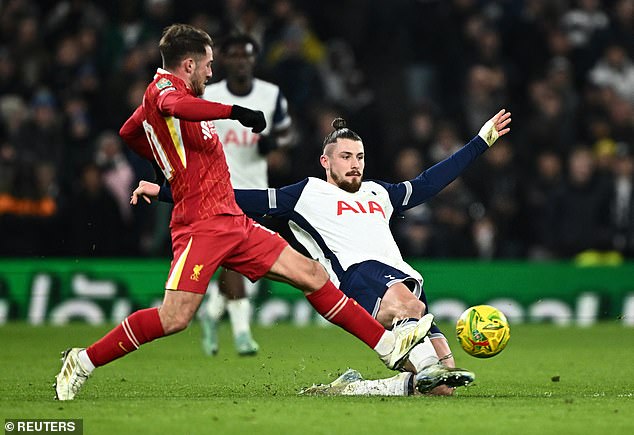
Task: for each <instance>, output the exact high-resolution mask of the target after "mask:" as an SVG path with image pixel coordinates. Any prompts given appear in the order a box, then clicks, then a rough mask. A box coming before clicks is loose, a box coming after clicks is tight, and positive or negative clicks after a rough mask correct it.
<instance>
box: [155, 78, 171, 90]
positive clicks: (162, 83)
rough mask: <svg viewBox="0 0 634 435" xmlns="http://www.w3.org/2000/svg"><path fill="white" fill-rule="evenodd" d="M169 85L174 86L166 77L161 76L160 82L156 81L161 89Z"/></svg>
mask: <svg viewBox="0 0 634 435" xmlns="http://www.w3.org/2000/svg"><path fill="white" fill-rule="evenodd" d="M169 86H173V85H172V82H170V81H169V80H168V79H166V78H165V77H163V78H161V79H160V80H159V81H158V82H156V87H157V88H159V89H160V90H163V89H165V88H167V87H169Z"/></svg>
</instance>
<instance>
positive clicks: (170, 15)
mask: <svg viewBox="0 0 634 435" xmlns="http://www.w3.org/2000/svg"><path fill="white" fill-rule="evenodd" d="M173 22H187V23H191V24H194V25H196V26H199V27H201V28H203V29H204V30H206V31H207V32H208V33H209V34H210V35H212V37H214V38H215V39H217V40H220V39H221V38H222V37H223V35H228V34H231V33H247V34H249V35H251V36H252V37H253V38H254V39H255V40H256V41H258V43H259V44H260V46H261V51H260V55H259V59H258V70H257V75H258V76H259V77H261V78H263V79H266V80H269V81H271V82H273V83H276V84H278V85H279V86H280V88H281V89H282V91H283V93H284V95H285V96H286V97H287V99H288V102H289V109H290V112H291V115H292V117H293V120H294V129H295V132H294V133H295V134H294V136H295V146H294V147H293V148H292V149H290V150H289V151H288V152H287V153H286V155H283V156H281V157H280V155H276V159H277V160H276V161H274V162H271V164H270V168H271V173H270V183H271V185H272V186H273V187H275V186H280V185H283V184H289V183H292V182H295V181H298V180H301V179H303V178H304V177H306V176H307V175H311V176H317V177H320V176H322V171H323V170H322V168H321V167H320V166H319V164H318V161H319V159H318V156H319V154H320V153H321V142H322V140H323V138H324V137H325V136H326V135H327V134H328V133H329V132H330V131H331V126H330V123H331V121H332V120H333V119H334V118H335V117H337V116H339V115H341V116H343V117H345V118H346V119H347V120H348V125H349V126H350V127H351V128H352V129H353V130H355V131H356V132H358V133H359V134H360V135H361V136H362V137H363V138H364V140H365V142H364V145H365V147H366V149H367V152H368V155H369V159H368V160H367V162H366V172H365V178H366V179H371V178H380V179H384V180H388V181H394V182H395V181H402V180H405V179H410V178H412V177H414V176H416V175H417V174H418V173H420V171H421V170H423V169H424V168H426V167H428V166H431V165H433V164H434V163H436V162H438V161H440V160H442V159H444V158H445V157H447V156H448V155H450V154H451V153H453V152H454V151H455V150H457V149H458V148H459V147H460V146H462V145H463V144H464V143H466V142H467V141H468V140H469V139H470V138H471V137H472V136H473V135H475V133H476V132H477V131H478V129H479V128H480V126H481V125H482V124H483V123H484V122H485V121H486V120H487V119H488V118H490V117H491V116H492V115H493V114H494V113H495V112H496V111H497V108H498V107H505V108H507V109H508V110H510V111H512V112H513V119H514V121H513V124H514V128H513V132H512V133H511V134H510V135H508V136H507V137H505V138H503V139H501V140H500V141H498V143H496V144H495V146H493V147H492V148H491V149H490V150H489V151H487V152H486V153H485V155H484V156H483V158H482V159H481V161H480V162H479V163H478V164H476V165H474V168H473V170H470V171H468V172H467V173H466V174H465V175H464V176H463V177H462V178H461V179H459V180H457V181H456V182H454V183H453V184H451V185H450V186H449V187H447V188H446V189H445V190H444V191H443V192H441V193H440V194H439V195H438V196H437V197H436V198H434V199H433V200H432V201H430V202H429V203H428V204H423V205H421V206H419V207H416V208H415V209H412V210H410V211H408V212H407V214H406V216H404V219H398V220H396V221H395V222H394V226H395V234H396V236H397V241H398V242H399V245H400V246H401V250H402V252H403V253H404V255H406V256H418V257H433V258H483V259H490V258H516V259H525V258H527V259H549V258H573V257H574V256H576V255H577V254H579V253H581V252H584V251H588V250H595V251H599V252H611V253H616V254H617V257H618V256H621V257H625V258H632V257H634V0H603V1H599V0H497V1H496V0H444V1H441V0H418V1H415V0H392V1H390V2H383V1H374V0H371V1H365V0H350V1H346V2H341V1H335V0H322V1H319V2H315V1H310V0H295V1H291V0H271V1H266V0H259V1H258V0H224V1H217V2H204V3H202V6H201V3H200V2H196V1H194V0H179V1H178V2H176V1H175V0H115V1H105V0H98V1H88V0H60V1H53V0H43V1H42V0H38V1H36V0H5V1H2V2H0V23H1V25H0V240H1V242H0V255H1V256H135V255H156V256H161V255H167V254H169V252H170V250H169V245H168V244H169V237H168V236H167V223H168V219H169V209H166V208H164V207H165V206H164V205H159V206H152V207H135V208H131V207H130V206H129V204H128V202H129V196H130V193H131V191H132V190H133V188H134V186H136V184H137V182H138V180H139V179H153V170H152V168H151V167H150V166H149V164H148V163H147V162H145V161H143V160H142V159H141V158H139V157H138V156H136V155H134V154H132V153H131V152H130V151H129V150H128V149H127V147H126V146H125V144H123V143H122V141H121V139H120V138H119V136H118V134H117V132H118V130H119V128H120V127H121V125H122V124H123V122H124V121H125V120H126V119H127V118H128V116H130V114H131V113H132V111H133V110H134V108H135V107H136V106H137V105H138V104H139V103H140V101H141V97H142V95H143V92H144V90H145V88H146V86H147V84H148V83H149V82H150V80H151V78H152V76H153V74H154V72H155V70H156V68H157V66H160V64H161V59H160V56H159V53H158V50H157V49H156V47H157V41H158V39H159V38H160V35H161V32H162V30H163V28H164V27H165V26H166V25H169V24H171V23H173ZM221 60H222V59H218V62H217V64H216V65H214V69H215V74H214V78H213V80H214V81H215V80H217V79H220V78H221V77H222V69H221V68H220V65H218V64H220V63H221Z"/></svg>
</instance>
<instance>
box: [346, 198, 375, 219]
mask: <svg viewBox="0 0 634 435" xmlns="http://www.w3.org/2000/svg"><path fill="white" fill-rule="evenodd" d="M344 212H350V213H381V214H382V215H383V219H385V212H384V211H383V208H382V207H381V206H380V205H379V203H377V202H375V201H368V203H367V204H363V203H361V202H360V201H354V203H352V204H349V203H347V202H346V201H337V216H341V215H342V214H343V213H344Z"/></svg>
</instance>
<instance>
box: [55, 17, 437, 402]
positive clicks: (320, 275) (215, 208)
mask: <svg viewBox="0 0 634 435" xmlns="http://www.w3.org/2000/svg"><path fill="white" fill-rule="evenodd" d="M159 49H160V52H161V56H162V58H163V68H159V69H158V71H157V73H156V75H155V76H154V80H153V81H152V83H150V85H149V86H148V88H147V90H146V92H145V95H144V97H143V104H142V105H141V106H140V107H139V108H137V110H136V111H135V112H134V114H133V115H132V116H131V117H130V118H129V119H128V120H127V121H126V122H125V124H124V125H123V127H122V128H121V131H120V134H121V136H122V137H123V139H124V140H125V141H126V142H127V143H128V144H129V145H130V146H131V147H132V149H134V150H135V151H136V152H137V153H138V154H140V155H142V156H144V157H146V158H148V159H151V160H155V161H156V163H157V164H158V166H159V167H160V168H161V170H162V172H163V174H164V175H165V177H166V179H167V180H168V181H169V182H170V185H171V187H172V195H173V200H174V209H173V211H172V219H171V223H170V229H171V235H172V250H173V255H174V256H173V259H172V263H171V267H170V272H169V275H168V278H167V282H166V285H165V297H164V299H163V304H162V305H161V306H160V307H158V308H148V309H144V310H139V311H136V312H134V313H132V314H130V315H129V316H128V317H126V318H125V319H124V320H123V322H121V324H120V325H118V326H117V327H115V328H114V329H113V330H111V331H110V332H109V333H108V334H106V335H105V336H104V337H102V338H101V339H100V340H98V341H97V342H95V343H93V344H92V345H90V346H89V347H88V348H85V349H84V348H77V347H76V348H71V349H68V350H66V351H65V352H64V354H63V358H62V368H61V370H60V372H59V374H58V375H57V376H56V380H55V392H56V398H57V399H59V400H72V399H74V398H75V395H76V394H77V393H78V392H79V390H80V389H81V387H82V386H83V384H84V383H85V381H86V380H87V379H88V377H89V376H90V375H91V373H92V371H93V370H94V369H95V368H96V367H99V366H102V365H105V364H107V363H109V362H111V361H113V360H115V359H117V358H120V357H122V356H124V355H126V354H128V353H130V352H132V351H134V350H136V349H138V348H139V346H141V345H142V344H144V343H147V342H150V341H152V340H154V339H156V338H160V337H164V336H166V335H170V334H173V333H176V332H179V331H182V330H184V329H185V328H186V327H187V325H188V324H189V322H190V321H191V319H192V318H193V316H194V314H195V313H196V310H197V309H198V307H199V305H200V303H201V301H202V299H203V295H204V293H205V291H206V289H207V285H208V283H209V280H210V279H211V276H212V275H213V273H214V272H215V271H216V269H217V268H218V267H219V266H220V265H222V266H225V267H227V268H230V269H232V270H235V271H236V272H239V273H241V274H243V275H245V276H247V277H248V278H249V279H251V280H257V279H259V278H261V277H267V278H270V279H275V280H278V281H284V282H288V283H290V284H292V285H293V286H295V287H297V288H298V289H301V290H302V291H303V292H304V295H305V296H306V298H307V300H308V301H309V302H310V304H311V305H312V306H313V307H314V308H315V310H316V311H317V312H319V313H320V314H321V315H322V316H323V317H324V318H326V319H327V320H329V321H330V322H332V323H334V324H336V325H338V326H340V327H342V328H343V329H345V330H346V331H348V332H349V333H351V334H353V335H354V336H356V337H357V338H359V339H360V340H362V341H363V342H364V343H366V344H367V345H368V346H370V347H371V348H372V349H374V350H375V351H376V353H377V354H378V355H379V357H380V358H381V360H382V361H383V362H384V363H385V364H386V365H387V366H388V367H389V368H392V369H399V368H401V367H402V366H403V365H404V363H405V362H406V360H407V357H408V355H409V352H410V351H411V349H413V348H414V346H416V345H417V344H418V343H420V342H422V341H423V340H424V339H425V337H426V335H427V333H428V331H429V329H430V327H431V324H432V320H433V316H431V315H430V314H428V315H426V316H423V317H422V318H421V319H419V320H415V319H414V320H412V319H403V321H402V322H400V323H398V324H397V325H396V326H395V327H394V328H393V329H392V330H386V329H384V327H383V326H382V325H381V324H380V323H379V322H377V321H376V319H374V318H373V317H372V316H371V315H370V314H368V312H367V311H365V310H364V309H363V308H362V307H361V306H360V305H358V304H357V303H356V301H354V300H353V299H350V298H348V297H347V296H346V295H344V294H343V293H342V292H341V291H340V290H339V289H338V288H337V287H335V285H334V284H333V283H332V282H331V281H330V280H329V277H328V273H327V272H326V270H325V269H324V268H323V267H322V266H321V265H320V264H319V263H318V262H316V261H314V260H311V259H308V258H306V257H304V256H303V255H301V254H300V253H298V252H297V251H295V250H294V249H292V248H291V247H290V246H288V244H287V243H286V242H285V241H284V240H283V239H282V238H281V237H279V236H278V235H277V234H276V233H274V232H272V231H270V230H268V229H266V228H264V227H262V226H260V225H259V224H257V223H256V222H255V221H253V220H251V219H249V218H247V217H246V216H245V215H244V213H243V212H242V210H241V209H240V208H239V207H238V206H237V204H236V202H235V198H234V194H233V188H232V186H231V183H230V180H229V171H228V169H227V164H226V161H225V157H224V154H223V151H222V145H221V144H220V141H219V140H218V135H217V134H216V132H215V128H214V124H213V122H212V120H214V119H226V118H229V119H236V120H238V121H240V123H242V124H243V125H245V126H248V127H251V128H252V129H253V131H254V132H255V133H258V132H260V131H262V130H263V129H264V128H265V127H266V122H265V120H264V116H263V114H262V112H258V111H253V110H250V109H247V108H244V107H241V106H237V105H225V104H219V103H214V102H209V101H205V100H203V99H200V98H198V97H199V96H200V95H202V94H203V92H204V88H205V83H206V82H207V80H209V79H210V78H211V75H212V68H211V65H212V62H213V51H212V41H211V38H210V37H209V35H208V34H207V33H205V32H204V31H202V30H199V29H197V28H194V27H192V26H189V25H185V24H174V25H171V26H169V27H167V28H166V29H165V31H164V33H163V36H162V38H161V41H160V43H159Z"/></svg>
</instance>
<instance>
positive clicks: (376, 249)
mask: <svg viewBox="0 0 634 435" xmlns="http://www.w3.org/2000/svg"><path fill="white" fill-rule="evenodd" d="M487 149H488V146H487V144H486V142H485V141H484V140H483V139H482V138H480V137H479V136H476V137H474V138H473V139H472V140H471V141H470V142H469V143H467V144H466V145H465V146H463V147H462V148H461V149H460V150H459V151H457V152H456V153H454V154H453V155H452V156H451V157H449V158H448V159H445V160H443V161H442V162H439V163H437V164H436V165H434V166H432V167H431V168H429V169H427V170H425V171H423V172H422V173H421V174H419V175H418V176H417V177H415V178H413V179H411V180H408V181H403V182H400V183H395V184H393V183H386V182H384V181H380V180H373V181H364V182H362V183H361V187H360V189H359V190H358V191H357V192H354V193H350V192H346V191H345V190H343V189H340V188H339V187H337V186H336V185H334V184H331V183H328V182H327V181H324V180H321V179H318V178H312V177H310V178H306V179H305V180H303V181H300V182H299V183H296V184H293V185H290V186H285V187H281V188H279V189H249V190H242V189H236V190H235V196H236V201H237V202H238V205H239V206H240V207H241V208H242V210H244V212H245V213H246V214H247V215H249V216H252V217H255V216H265V215H270V216H275V217H279V218H283V219H286V220H288V221H289V226H290V227H291V229H292V230H293V233H294V235H295V237H296V239H297V240H298V241H299V242H300V243H301V244H302V245H304V247H305V248H306V249H307V250H308V252H309V254H310V256H311V257H312V258H314V259H315V260H318V261H319V262H320V263H321V264H322V265H323V266H324V267H325V268H326V270H328V273H329V275H330V278H331V280H332V281H333V282H334V283H335V284H336V285H339V283H340V281H341V278H340V277H342V276H343V273H344V272H345V271H347V270H348V268H349V267H350V266H352V265H354V264H357V263H362V262H364V261H368V260H375V261H379V262H381V263H383V264H387V265H389V266H392V267H394V268H396V269H398V270H400V271H402V272H404V273H406V274H408V275H410V276H411V277H412V278H415V279H416V280H418V281H419V283H420V284H421V286H422V284H423V278H422V276H421V275H420V274H419V273H418V272H417V271H415V270H414V269H413V268H412V267H411V266H410V265H409V264H407V263H406V262H405V261H404V260H403V257H402V256H401V252H400V251H399V249H398V246H397V244H396V241H395V240H394V237H393V236H392V232H391V230H390V218H391V217H392V215H393V214H394V213H396V214H397V215H400V214H402V213H403V212H404V211H405V210H408V209H410V208H412V207H416V206H417V205H420V204H422V203H423V202H425V201H427V200H428V199H430V198H433V197H434V196H435V195H436V194H437V193H438V192H440V191H441V190H442V189H443V188H444V187H445V186H446V185H448V184H449V183H450V182H452V181H453V180H455V179H456V177H458V176H459V175H460V174H461V173H462V172H463V171H464V170H465V169H466V168H467V167H468V166H469V165H470V164H471V163H472V162H473V161H474V160H475V159H476V158H477V157H478V156H479V155H480V154H482V153H483V152H484V151H486V150H487Z"/></svg>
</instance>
